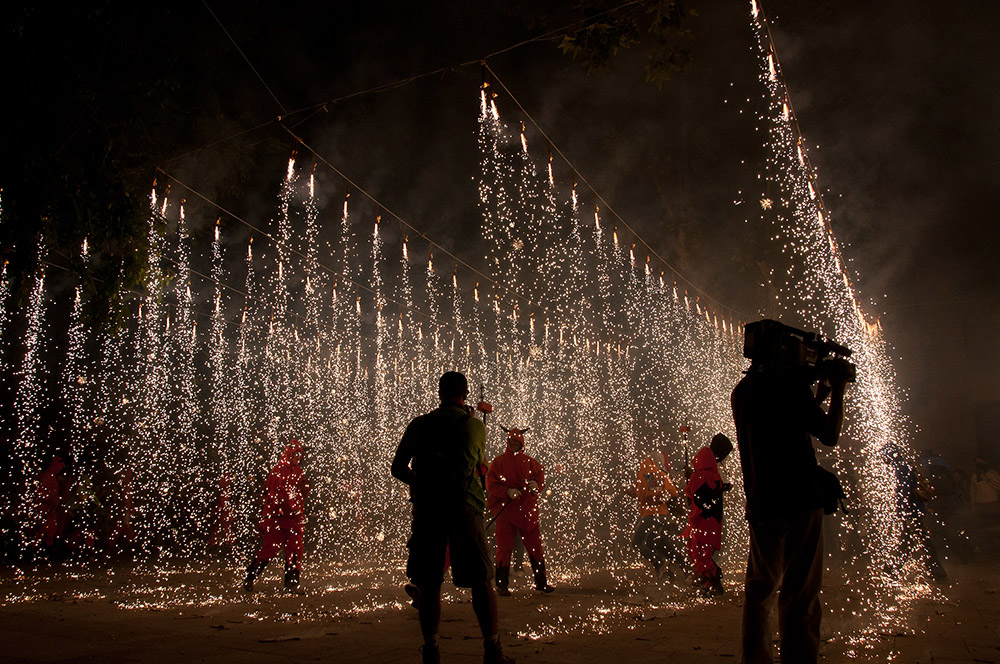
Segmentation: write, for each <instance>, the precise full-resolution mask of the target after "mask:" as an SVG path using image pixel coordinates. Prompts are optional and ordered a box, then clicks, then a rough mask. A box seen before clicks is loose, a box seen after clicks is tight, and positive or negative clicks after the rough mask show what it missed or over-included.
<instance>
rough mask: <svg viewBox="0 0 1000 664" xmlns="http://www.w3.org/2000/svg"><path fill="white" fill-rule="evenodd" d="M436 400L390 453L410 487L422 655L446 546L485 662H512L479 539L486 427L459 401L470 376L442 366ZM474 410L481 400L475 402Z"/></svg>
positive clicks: (433, 634)
mask: <svg viewBox="0 0 1000 664" xmlns="http://www.w3.org/2000/svg"><path fill="white" fill-rule="evenodd" d="M438 396H439V397H440V399H441V405H440V406H438V407H437V408H436V409H434V410H433V411H431V412H430V413H427V414H426V415H421V416H420V417H417V418H415V419H414V420H413V421H411V422H410V424H409V426H407V427H406V432H405V433H404V434H403V439H402V440H401V441H400V443H399V447H398V448H396V454H395V456H394V457H393V460H392V476H393V477H395V478H396V479H398V480H400V481H401V482H405V483H406V484H408V485H409V487H410V502H411V503H413V526H412V532H411V535H410V541H409V542H407V545H406V546H407V548H408V549H409V558H408V559H407V562H406V575H407V576H408V577H409V578H410V580H411V581H412V582H413V585H414V586H416V588H417V597H416V598H415V599H416V603H417V612H418V616H419V619H420V631H421V632H422V633H423V637H424V645H423V648H422V653H423V661H424V662H425V664H426V663H428V662H430V663H432V664H436V663H437V662H439V661H440V653H439V650H438V626H439V624H440V622H441V584H442V583H443V582H444V569H445V555H446V551H447V552H448V553H449V554H450V556H449V557H450V559H451V575H452V581H453V583H454V584H455V585H456V586H458V587H460V588H470V589H471V590H472V609H473V611H475V613H476V618H477V619H478V620H479V627H480V630H481V631H482V634H483V662H484V664H513V660H512V659H510V658H508V657H505V656H504V654H503V650H502V649H501V647H500V640H499V634H498V629H497V596H496V591H495V590H494V588H493V573H494V572H493V561H492V556H491V555H490V550H489V546H488V545H487V543H486V530H485V529H484V527H483V510H484V509H485V507H486V497H485V495H484V492H483V486H482V484H481V483H480V482H479V480H478V478H477V477H476V476H475V475H476V469H477V468H478V466H479V464H480V463H482V462H483V459H484V457H485V455H486V427H485V426H484V425H483V423H482V421H480V420H478V419H477V418H475V417H473V416H472V408H471V407H469V406H466V405H465V400H466V398H467V397H468V396H469V383H468V381H467V380H466V378H465V376H464V375H462V374H460V373H458V372H455V371H449V372H448V373H446V374H444V375H443V376H441V379H440V381H439V382H438ZM479 407H480V409H481V410H486V409H488V408H489V406H488V404H485V403H481V404H479Z"/></svg>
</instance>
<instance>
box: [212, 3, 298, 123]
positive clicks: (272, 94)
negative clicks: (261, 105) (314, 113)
mask: <svg viewBox="0 0 1000 664" xmlns="http://www.w3.org/2000/svg"><path fill="white" fill-rule="evenodd" d="M202 4H203V5H205V9H207V10H208V13H209V14H211V15H212V18H214V19H215V22H216V23H218V24H219V27H220V28H222V32H224V33H225V35H226V37H229V41H231V42H232V43H233V46H235V47H236V50H237V51H238V52H239V54H240V55H241V56H242V57H243V59H244V60H246V63H247V66H248V67H250V69H251V71H253V73H254V74H256V75H257V79H258V80H259V81H260V83H261V85H263V86H264V89H265V90H267V92H268V93H269V94H270V95H271V98H272V99H274V103H275V104H277V105H278V108H280V109H281V112H282V113H284V112H285V107H284V106H283V105H282V103H281V101H279V100H278V96H277V95H276V94H274V91H273V90H271V86H269V85H268V84H267V81H265V80H264V77H263V76H261V75H260V72H259V71H257V68H256V67H254V66H253V63H252V62H250V58H248V57H247V54H246V53H244V52H243V49H242V48H240V45H239V44H237V43H236V40H235V39H233V36H232V35H231V34H229V30H226V26H225V25H223V24H222V21H220V20H219V17H218V16H216V15H215V12H214V11H212V8H211V7H210V6H209V5H208V0H202Z"/></svg>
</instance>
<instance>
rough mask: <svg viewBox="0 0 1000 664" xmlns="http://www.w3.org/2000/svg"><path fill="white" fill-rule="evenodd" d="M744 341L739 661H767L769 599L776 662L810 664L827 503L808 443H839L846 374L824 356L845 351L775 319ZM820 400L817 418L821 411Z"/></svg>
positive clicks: (751, 328)
mask: <svg viewBox="0 0 1000 664" xmlns="http://www.w3.org/2000/svg"><path fill="white" fill-rule="evenodd" d="M744 343H745V345H744V353H743V354H744V356H746V357H749V358H750V359H751V365H750V369H749V370H748V371H747V372H746V376H745V377H744V378H743V379H742V380H741V381H740V382H739V383H738V384H737V385H736V388H735V389H734V390H733V394H732V406H733V419H734V420H735V423H736V435H737V442H738V446H739V451H740V463H741V466H742V470H743V489H744V492H745V493H746V501H747V502H746V517H747V521H748V522H749V526H750V551H749V555H748V558H747V573H746V582H745V587H744V602H743V620H742V644H741V649H740V659H739V661H740V662H741V663H745V664H759V663H761V662H767V663H770V662H772V661H773V660H772V655H771V634H772V632H771V621H770V618H771V609H772V608H773V606H774V602H775V597H776V596H777V602H778V630H779V632H780V635H781V639H780V647H781V661H782V662H785V663H786V664H803V663H814V662H816V660H817V658H818V656H819V624H820V613H821V611H822V607H821V605H820V601H819V591H820V586H821V585H822V576H823V521H822V519H823V505H824V502H827V498H828V497H827V496H823V495H821V490H820V489H819V488H818V487H820V486H822V485H823V484H824V483H823V482H821V481H820V479H819V478H818V474H819V473H820V472H825V471H821V469H820V467H819V465H818V464H817V462H816V452H815V450H814V449H813V443H812V439H811V436H815V437H816V438H817V439H818V440H819V441H820V442H821V443H823V444H824V445H828V446H833V445H836V444H837V439H838V438H839V436H840V429H841V427H842V425H843V422H844V392H845V390H846V383H847V382H848V381H850V380H853V369H854V367H853V365H851V364H850V363H848V362H847V361H846V360H844V359H841V358H836V357H834V358H826V359H823V356H824V355H826V354H827V353H829V351H830V349H831V348H832V349H833V350H834V352H838V353H840V352H842V353H843V354H849V353H850V351H849V350H848V349H845V348H842V347H838V346H836V345H835V344H828V346H823V344H824V341H823V340H822V338H821V337H819V335H815V334H811V333H806V332H802V331H801V330H795V329H794V328H790V327H787V326H785V325H782V324H781V323H777V322H776V321H770V320H763V321H759V322H757V323H752V324H749V325H747V326H746V330H745V340H744ZM817 380H819V381H820V384H819V387H818V388H817V390H816V392H815V393H814V392H813V388H812V384H813V383H814V382H816V381H817ZM827 396H829V397H830V405H829V409H828V410H827V411H826V412H824V410H823V408H822V407H821V405H820V404H821V403H822V402H823V401H825V399H826V397H827ZM779 587H780V591H779V590H778V588H779Z"/></svg>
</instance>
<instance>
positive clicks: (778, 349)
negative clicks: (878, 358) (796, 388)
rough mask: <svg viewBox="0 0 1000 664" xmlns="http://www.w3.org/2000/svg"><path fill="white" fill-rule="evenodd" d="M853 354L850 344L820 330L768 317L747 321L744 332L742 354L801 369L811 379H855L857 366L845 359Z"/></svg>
mask: <svg viewBox="0 0 1000 664" xmlns="http://www.w3.org/2000/svg"><path fill="white" fill-rule="evenodd" d="M850 355H851V349H850V348H848V347H846V346H841V345H840V344H838V343H836V342H835V341H831V340H830V339H827V338H826V337H824V336H823V335H821V334H818V333H816V332H806V331H805V330H799V329H796V328H794V327H790V326H788V325H785V324H784V323H779V322H778V321H776V320H770V319H767V318H765V319H764V320H759V321H757V322H755V323H748V324H747V325H746V327H745V328H744V332H743V357H746V358H749V359H750V360H752V361H753V362H755V363H758V364H760V365H763V366H767V367H772V368H775V369H801V370H803V371H804V373H805V374H806V376H807V377H808V379H809V380H810V381H815V380H820V379H823V378H826V379H830V380H838V379H839V380H843V381H846V382H848V383H853V382H854V381H855V379H856V377H857V368H856V367H855V366H854V365H853V364H851V363H850V362H848V361H847V360H846V359H844V358H847V357H849V356H850Z"/></svg>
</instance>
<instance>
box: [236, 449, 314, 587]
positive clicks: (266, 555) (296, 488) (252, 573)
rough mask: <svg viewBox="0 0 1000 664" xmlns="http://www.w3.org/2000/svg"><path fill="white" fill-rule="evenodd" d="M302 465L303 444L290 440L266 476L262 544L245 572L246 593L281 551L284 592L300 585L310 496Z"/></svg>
mask: <svg viewBox="0 0 1000 664" xmlns="http://www.w3.org/2000/svg"><path fill="white" fill-rule="evenodd" d="M301 461H302V444H301V443H299V441H297V440H295V439H292V440H291V442H289V443H288V445H287V446H285V450H284V451H283V452H282V453H281V458H280V459H279V460H278V463H277V464H275V466H274V468H272V469H271V473H270V474H269V475H268V476H267V497H266V498H265V500H264V509H263V512H262V514H261V521H260V533H261V539H262V540H263V543H262V545H261V547H260V552H259V553H258V554H257V558H256V559H255V560H254V562H253V563H251V564H250V567H249V568H247V577H246V580H245V581H244V582H243V587H244V588H245V589H246V590H247V591H251V590H253V582H254V579H256V578H257V575H259V574H260V573H261V572H262V571H263V570H264V567H265V566H266V565H267V563H268V562H269V561H270V560H271V558H273V557H274V556H275V555H276V554H277V553H278V551H279V550H280V549H281V548H282V547H284V549H285V588H286V589H288V590H292V589H294V588H295V587H297V586H298V585H299V565H300V564H301V561H302V554H303V550H304V549H303V545H302V533H303V529H304V527H305V522H306V511H305V501H306V497H307V496H308V493H309V486H308V485H307V484H306V480H305V475H304V474H303V472H302V467H301V466H300V465H299V463H301Z"/></svg>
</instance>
